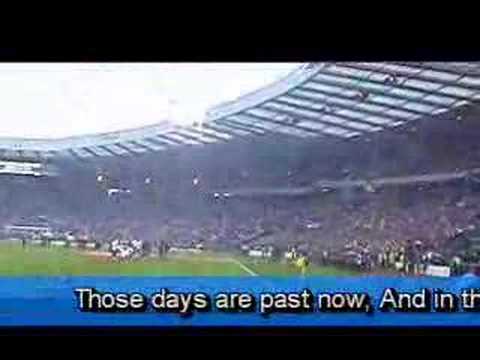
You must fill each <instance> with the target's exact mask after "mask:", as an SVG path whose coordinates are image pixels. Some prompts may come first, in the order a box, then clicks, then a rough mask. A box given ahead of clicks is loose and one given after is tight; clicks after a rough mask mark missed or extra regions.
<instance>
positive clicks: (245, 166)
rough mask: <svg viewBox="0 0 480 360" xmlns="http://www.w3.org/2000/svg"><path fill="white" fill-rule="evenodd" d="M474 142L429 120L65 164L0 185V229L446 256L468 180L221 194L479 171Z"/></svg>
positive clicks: (474, 219) (473, 188)
mask: <svg viewBox="0 0 480 360" xmlns="http://www.w3.org/2000/svg"><path fill="white" fill-rule="evenodd" d="M478 138H480V127H479V126H478V125H476V124H475V123H474V122H468V121H467V120H466V119H462V121H457V120H455V121H454V120H449V121H447V120H441V121H440V120H439V121H438V122H437V123H434V122H433V121H429V122H428V121H426V122H424V123H416V124H415V125H410V126H406V127H404V128H402V129H401V131H400V130H398V131H389V132H384V133H378V134H375V136H371V135H369V136H367V137H359V138H358V139H353V140H350V141H344V140H342V141H340V140H335V139H333V140H330V139H327V140H323V139H317V140H308V141H307V140H305V141H299V140H298V139H285V140H279V139H278V138H270V137H266V136H265V137H257V138H253V139H250V140H247V139H239V140H237V141H234V142H233V143H231V144H216V145H209V146H205V147H204V148H194V147H192V148H188V149H180V150H175V151H170V152H166V153H159V154H154V155H152V154H150V155H145V156H142V157H141V158H138V159H135V161H134V160H133V159H111V160H103V161H102V162H100V160H99V161H98V162H95V163H93V164H92V163H90V164H83V165H82V164H74V163H65V164H63V165H64V166H62V167H61V169H62V172H61V174H60V175H59V176H56V177H52V178H42V179H33V178H18V177H17V178H2V179H1V183H2V186H1V187H0V219H1V223H2V225H5V224H9V223H13V222H15V221H18V220H19V219H20V218H22V217H28V216H39V215H42V216H45V217H47V218H49V219H51V221H52V222H54V223H55V224H57V225H56V226H59V227H64V228H68V229H72V230H73V231H75V232H76V233H78V234H82V235H83V236H89V237H90V238H95V239H98V241H105V242H107V241H112V239H115V238H139V239H141V240H142V241H145V242H148V243H152V244H155V243H158V242H163V241H165V239H168V241H169V243H171V244H173V245H185V246H186V245H188V244H193V243H199V242H202V243H204V244H205V246H206V247H209V248H212V249H239V248H240V247H241V246H244V245H248V244H250V245H252V246H253V245H258V244H266V245H273V246H275V247H276V248H277V249H280V250H282V251H286V250H287V249H288V248H289V247H291V246H292V245H294V246H297V247H298V248H299V249H301V250H302V251H304V252H308V253H309V254H310V255H311V257H312V259H314V260H316V261H334V259H338V258H341V257H342V256H343V255H344V254H346V253H351V254H353V255H354V256H357V257H358V254H364V255H365V256H364V257H363V258H362V259H363V260H361V262H363V263H372V264H375V266H376V265H379V264H382V263H385V257H388V255H386V253H390V252H392V251H397V250H398V251H400V249H404V250H402V251H404V252H405V251H406V250H405V249H407V248H409V247H410V246H411V244H417V245H418V246H419V247H420V246H421V248H422V251H435V252H440V253H445V254H446V255H448V256H451V255H453V253H454V252H455V251H457V249H456V244H455V241H454V239H455V238H456V236H457V235H458V234H459V233H461V232H464V231H470V230H475V229H476V228H478V227H479V226H480V224H479V221H480V205H479V204H480V202H479V200H480V192H477V191H478V189H477V187H478V185H477V184H476V183H475V182H472V181H471V179H470V180H469V179H463V180H457V181H455V182H450V183H445V184H423V185H418V184H415V185H408V184H407V185H402V186H389V187H384V188H379V189H356V188H355V189H354V188H351V189H350V188H345V189H338V190H334V191H331V192H328V193H323V192H320V193H318V194H315V195H310V196H298V197H281V196H277V197H275V196H262V194H261V192H259V193H257V195H256V196H254V197H249V198H237V197H235V196H229V194H230V191H232V190H236V189H242V188H249V187H256V188H259V189H262V188H275V187H287V188H292V189H294V188H296V187H299V186H305V185H309V184H313V183H315V182H316V181H319V180H322V179H326V180H334V181H335V180H345V179H375V178H379V177H382V176H383V177H385V176H409V175H418V174H431V173H436V172H458V171H462V170H468V169H474V168H478V167H480V143H479V142H478V141H477V139H478ZM112 190H115V191H112ZM215 194H217V195H215ZM342 254H343V255H342ZM365 259H367V260H365ZM382 259H383V260H382ZM335 261H336V260H335ZM369 266H370V265H369Z"/></svg>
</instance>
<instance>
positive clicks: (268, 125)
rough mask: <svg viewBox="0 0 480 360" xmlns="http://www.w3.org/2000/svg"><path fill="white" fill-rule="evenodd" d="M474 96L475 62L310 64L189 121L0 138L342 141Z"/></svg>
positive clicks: (112, 146) (40, 148) (27, 147)
mask: <svg viewBox="0 0 480 360" xmlns="http://www.w3.org/2000/svg"><path fill="white" fill-rule="evenodd" d="M479 97H480V63H435V62H391V63H390V62H389V63H367V62H365V63H362V62H340V63H309V64H305V65H303V66H302V67H300V68H298V69H296V70H295V71H293V72H292V73H290V74H289V75H288V76H287V77H285V78H284V79H282V80H280V81H278V82H276V83H274V84H272V85H270V86H267V87H264V88H262V89H259V90H258V91H255V92H253V93H250V94H247V95H245V96H243V97H241V98H239V99H237V100H235V101H233V102H229V103H224V104H221V105H219V106H217V107H214V108H212V109H210V111H209V112H208V113H207V116H206V118H204V119H199V121H198V123H195V124H193V125H189V126H180V125H175V124H173V123H168V122H165V123H162V124H158V125H151V126H146V127H143V128H139V129H135V130H128V131H118V132H112V133H106V134H98V135H91V136H77V137H69V138H63V139H58V140H31V139H13V138H11V139H10V138H3V139H0V150H2V151H3V152H4V153H13V154H23V155H26V154H31V155H32V156H44V157H65V156H66V157H72V158H75V159H95V158H98V157H104V156H123V155H129V154H131V155H135V154H140V153H145V152H155V151H163V150H166V149H169V148H175V147H180V146H185V145H191V146H204V145H207V144H209V143H215V142H226V141H229V140H230V139H232V138H235V137H245V136H259V135H264V134H267V133H279V134H283V135H287V136H293V137H300V138H311V137H334V138H340V139H348V138H352V137H356V136H361V135H364V134H368V133H373V132H378V131H382V130H385V129H391V128H395V127H398V126H401V125H404V124H406V123H409V122H412V121H415V120H418V119H421V118H424V117H432V116H433V117H435V116H437V115H439V114H442V113H446V112H449V111H451V110H453V109H454V108H457V107H460V106H464V105H469V104H472V103H473V102H474V101H475V100H478V99H479Z"/></svg>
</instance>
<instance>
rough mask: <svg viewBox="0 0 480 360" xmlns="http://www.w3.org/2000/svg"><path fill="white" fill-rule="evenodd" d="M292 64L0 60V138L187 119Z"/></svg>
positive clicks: (71, 133)
mask: <svg viewBox="0 0 480 360" xmlns="http://www.w3.org/2000/svg"><path fill="white" fill-rule="evenodd" d="M299 65H300V64H295V63H223V64H221V63H220V64H215V63H203V64H202V63H198V64H195V63H145V64H141V63H135V64H128V63H55V64H54V63H51V64H48V63H39V64H35V63H28V64H19V63H15V64H6V63H3V64H0V99H1V102H0V104H1V105H0V137H26V138H62V137H67V136H75V135H85V134H95V133H102V132H109V131H117V130H124V129H131V128H135V127H139V126H145V125H150V124H155V123H159V122H162V121H165V120H167V119H170V120H171V121H173V122H175V123H179V124H189V123H193V122H194V121H198V120H199V119H201V118H203V117H204V115H205V112H206V110H207V109H208V108H210V107H211V106H214V105H217V104H219V103H222V102H225V101H230V100H233V99H235V98H237V97H238V96H240V95H242V94H246V93H248V92H251V91H255V90H256V89H258V88H259V87H262V86H265V85H268V84H269V83H272V82H275V81H276V80H279V79H281V78H282V77H284V76H286V75H287V74H288V73H289V72H290V71H292V70H294V69H295V68H296V67H298V66H299Z"/></svg>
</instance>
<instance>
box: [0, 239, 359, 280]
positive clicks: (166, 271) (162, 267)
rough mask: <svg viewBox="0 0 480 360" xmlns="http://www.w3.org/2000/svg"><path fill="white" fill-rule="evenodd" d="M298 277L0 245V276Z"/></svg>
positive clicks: (278, 267) (287, 272)
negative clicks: (105, 257) (119, 261)
mask: <svg viewBox="0 0 480 360" xmlns="http://www.w3.org/2000/svg"><path fill="white" fill-rule="evenodd" d="M354 274H355V273H354V272H352V271H346V270H341V269H337V268H334V267H320V266H315V265H312V266H310V267H309V270H308V273H307V275H354ZM26 275H31V276H36V275H38V276H42V275H47V276H48V275H50V276H54V275H63V276H65V275H117V276H123V275H128V276H135V275H137V276H298V275H299V271H298V269H296V268H295V267H293V266H290V265H287V264H282V263H273V262H272V263H263V262H255V261H252V260H250V259H245V258H240V257H236V258H233V257H230V256H227V255H214V254H204V255H189V256H172V257H168V258H162V259H142V260H138V261H131V262H124V263H118V262H114V261H111V260H109V259H102V258H96V257H93V256H88V255H85V254H82V253H80V252H78V251H74V250H71V249H62V248H44V247H35V246H29V247H26V248H25V249H24V248H22V247H21V245H19V244H14V243H6V244H1V245H0V276H26Z"/></svg>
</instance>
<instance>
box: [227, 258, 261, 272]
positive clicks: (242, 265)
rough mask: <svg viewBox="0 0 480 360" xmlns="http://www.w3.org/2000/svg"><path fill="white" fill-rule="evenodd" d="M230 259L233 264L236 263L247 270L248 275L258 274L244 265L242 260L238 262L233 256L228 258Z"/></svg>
mask: <svg viewBox="0 0 480 360" xmlns="http://www.w3.org/2000/svg"><path fill="white" fill-rule="evenodd" d="M230 260H231V261H233V262H234V263H235V264H237V265H238V266H240V267H241V268H242V270H244V271H246V272H248V273H249V274H250V275H252V276H258V274H257V273H256V272H255V271H253V270H252V269H250V268H249V267H248V266H246V265H245V264H243V263H242V262H240V261H239V260H237V259H234V258H230Z"/></svg>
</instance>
